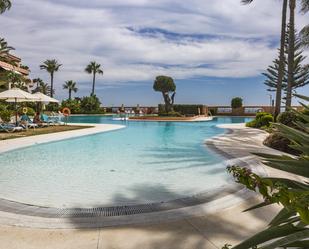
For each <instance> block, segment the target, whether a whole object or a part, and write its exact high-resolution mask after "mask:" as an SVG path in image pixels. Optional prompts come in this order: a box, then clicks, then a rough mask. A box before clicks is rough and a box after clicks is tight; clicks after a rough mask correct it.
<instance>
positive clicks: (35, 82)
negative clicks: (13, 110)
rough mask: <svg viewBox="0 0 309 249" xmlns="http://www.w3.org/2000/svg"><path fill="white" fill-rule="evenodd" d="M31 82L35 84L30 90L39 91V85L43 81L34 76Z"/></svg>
mask: <svg viewBox="0 0 309 249" xmlns="http://www.w3.org/2000/svg"><path fill="white" fill-rule="evenodd" d="M32 82H33V83H34V84H35V88H34V90H32V93H36V92H40V85H41V84H42V83H44V81H43V80H42V79H41V78H35V79H33V80H32Z"/></svg>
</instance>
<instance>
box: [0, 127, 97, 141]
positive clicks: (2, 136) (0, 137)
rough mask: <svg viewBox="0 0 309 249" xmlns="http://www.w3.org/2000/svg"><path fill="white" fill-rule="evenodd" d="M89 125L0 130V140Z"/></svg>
mask: <svg viewBox="0 0 309 249" xmlns="http://www.w3.org/2000/svg"><path fill="white" fill-rule="evenodd" d="M91 127H92V126H77V125H58V126H49V127H43V128H35V129H28V130H24V131H20V132H13V133H7V132H1V133H0V140H6V139H12V138H19V137H28V136H35V135H42V134H49V133H55V132H62V131H72V130H79V129H85V128H91Z"/></svg>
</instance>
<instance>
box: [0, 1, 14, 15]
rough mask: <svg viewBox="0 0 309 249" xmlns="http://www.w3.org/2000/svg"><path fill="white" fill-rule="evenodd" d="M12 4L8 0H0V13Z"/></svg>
mask: <svg viewBox="0 0 309 249" xmlns="http://www.w3.org/2000/svg"><path fill="white" fill-rule="evenodd" d="M11 6H12V3H11V1H10V0H0V14H3V13H4V12H5V11H7V10H9V9H10V8H11Z"/></svg>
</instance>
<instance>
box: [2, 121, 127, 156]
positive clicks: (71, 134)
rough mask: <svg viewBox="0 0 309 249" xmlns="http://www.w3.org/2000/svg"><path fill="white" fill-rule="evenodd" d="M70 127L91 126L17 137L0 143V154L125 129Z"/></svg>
mask: <svg viewBox="0 0 309 249" xmlns="http://www.w3.org/2000/svg"><path fill="white" fill-rule="evenodd" d="M69 125H71V126H74V125H75V126H91V127H90V128H84V129H78V130H71V131H61V132H55V133H49V134H42V135H34V136H28V137H19V138H13V139H7V140H1V141H0V153H3V152H7V151H10V150H16V149H21V148H24V147H28V146H32V145H36V144H43V143H50V142H55V141H60V140H65V139H70V138H76V137H82V136H88V135H93V134H97V133H102V132H109V131H114V130H119V129H123V128H125V126H124V125H115V124H87V123H70V124H69Z"/></svg>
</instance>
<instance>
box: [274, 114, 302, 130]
mask: <svg viewBox="0 0 309 249" xmlns="http://www.w3.org/2000/svg"><path fill="white" fill-rule="evenodd" d="M277 121H278V122H279V123H281V124H284V125H287V126H290V127H295V124H294V122H296V121H297V115H296V113H295V112H293V111H286V112H282V113H280V114H279V116H278V117H277Z"/></svg>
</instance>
